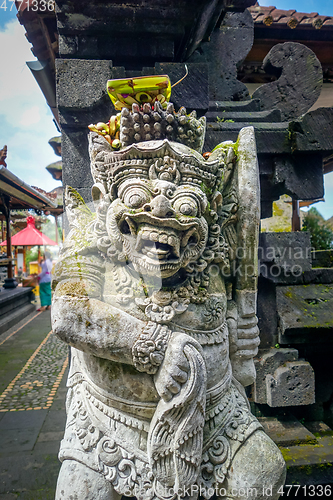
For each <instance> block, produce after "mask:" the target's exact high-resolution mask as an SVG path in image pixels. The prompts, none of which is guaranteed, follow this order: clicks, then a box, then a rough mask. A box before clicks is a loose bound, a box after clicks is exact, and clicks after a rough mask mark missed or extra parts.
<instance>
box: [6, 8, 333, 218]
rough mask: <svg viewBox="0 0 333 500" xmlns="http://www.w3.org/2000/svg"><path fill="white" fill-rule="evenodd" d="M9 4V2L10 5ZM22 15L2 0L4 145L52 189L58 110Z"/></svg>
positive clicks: (329, 178) (20, 172) (328, 181)
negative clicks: (47, 94)
mask: <svg viewBox="0 0 333 500" xmlns="http://www.w3.org/2000/svg"><path fill="white" fill-rule="evenodd" d="M259 3H260V5H266V6H269V5H274V6H275V7H276V8H278V9H285V10H287V9H291V8H292V9H295V10H297V11H299V12H318V13H319V14H321V15H327V16H333V0H259ZM4 7H7V9H5V8H4ZM30 47H31V45H30V43H29V42H28V41H27V39H26V37H25V29H24V27H22V26H21V25H20V24H19V22H18V20H17V18H16V7H15V5H14V2H13V1H12V0H0V65H1V66H0V68H1V69H0V149H2V147H3V146H4V145H5V144H7V146H8V156H7V166H8V169H9V170H10V171H11V172H13V173H14V174H15V175H17V176H18V177H20V178H21V179H22V180H24V181H25V182H26V183H28V184H30V185H32V186H38V187H40V188H42V189H45V191H51V190H52V189H54V188H55V187H58V186H60V185H61V183H60V181H55V180H54V179H53V178H52V177H51V175H50V174H49V173H48V172H47V170H45V167H46V166H47V165H49V164H50V163H53V162H55V161H58V160H59V157H57V156H56V155H55V154H54V152H53V150H52V148H51V147H50V146H49V144H48V140H49V139H50V138H51V137H54V136H57V135H60V134H59V132H58V131H57V129H56V127H55V125H54V123H53V115H52V114H51V111H50V110H49V108H48V106H47V104H46V102H45V99H44V96H43V94H42V92H41V90H40V89H39V87H38V85H37V83H36V81H35V79H34V77H33V76H32V74H31V72H30V70H29V68H28V67H27V66H26V61H33V60H35V57H34V56H33V54H32V52H31V50H30ZM325 200H326V201H325V203H323V202H321V203H317V204H316V205H315V207H316V208H317V209H318V210H319V212H320V213H321V214H322V215H323V216H324V217H325V218H326V219H328V218H330V217H332V216H333V173H331V174H327V175H326V176H325Z"/></svg>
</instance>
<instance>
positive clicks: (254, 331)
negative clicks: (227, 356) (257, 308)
mask: <svg viewBox="0 0 333 500" xmlns="http://www.w3.org/2000/svg"><path fill="white" fill-rule="evenodd" d="M257 323H258V318H257V316H256V315H255V314H254V315H253V316H250V317H245V318H244V317H239V318H238V324H237V340H236V345H237V351H236V352H235V356H237V357H241V358H243V359H250V358H253V357H254V356H256V354H257V353H258V346H259V344H260V338H259V328H258V326H257Z"/></svg>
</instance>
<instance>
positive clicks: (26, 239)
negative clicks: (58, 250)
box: [1, 215, 57, 247]
mask: <svg viewBox="0 0 333 500" xmlns="http://www.w3.org/2000/svg"><path fill="white" fill-rule="evenodd" d="M5 245H7V241H3V242H2V243H1V246H5ZM36 245H38V246H40V245H45V246H46V245H47V246H50V245H57V243H56V242H55V241H53V240H51V239H50V238H49V237H48V236H46V235H45V234H43V233H41V232H40V231H38V229H36V227H35V219H34V218H33V217H31V215H30V216H29V217H27V227H25V228H24V229H22V231H19V232H18V233H16V234H14V236H12V246H29V247H34V246H36Z"/></svg>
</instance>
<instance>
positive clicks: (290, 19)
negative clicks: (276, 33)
mask: <svg viewBox="0 0 333 500" xmlns="http://www.w3.org/2000/svg"><path fill="white" fill-rule="evenodd" d="M249 11H250V12H251V15H252V18H253V20H254V23H255V25H258V24H264V25H265V26H276V27H279V28H281V27H289V28H290V29H295V28H296V27H298V26H299V27H304V28H315V29H321V28H322V27H325V28H326V27H327V28H333V17H330V16H320V15H319V14H318V13H317V12H311V13H310V14H309V13H305V12H297V11H296V10H295V9H290V10H281V9H277V8H276V7H274V6H271V7H263V6H261V5H259V4H258V2H257V3H256V5H254V6H253V7H249Z"/></svg>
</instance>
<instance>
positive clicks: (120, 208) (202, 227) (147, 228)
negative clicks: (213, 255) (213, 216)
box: [106, 177, 208, 278]
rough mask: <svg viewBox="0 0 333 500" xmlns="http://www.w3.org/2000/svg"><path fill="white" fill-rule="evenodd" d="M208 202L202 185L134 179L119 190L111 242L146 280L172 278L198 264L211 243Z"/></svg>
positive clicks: (113, 210)
mask: <svg viewBox="0 0 333 500" xmlns="http://www.w3.org/2000/svg"><path fill="white" fill-rule="evenodd" d="M206 208H207V198H206V195H205V194H204V193H203V191H202V190H201V189H200V187H199V186H194V185H191V184H181V185H177V184H175V183H174V182H170V181H167V180H162V179H156V180H149V179H147V178H139V177H132V178H127V179H125V180H123V181H122V182H121V183H120V184H119V185H118V198H117V199H116V200H114V201H113V202H112V204H111V205H110V208H109V210H108V213H107V219H106V225H107V231H108V234H109V237H110V239H111V240H113V241H115V240H118V241H119V238H121V240H122V245H123V253H124V255H125V257H126V259H127V260H129V261H130V262H132V264H133V266H134V268H135V270H136V271H137V272H139V273H140V274H142V275H150V276H160V277H161V278H168V277H170V276H173V275H174V274H175V273H176V272H177V271H179V269H181V268H185V267H186V266H187V265H188V264H189V263H190V262H193V261H196V260H197V259H198V258H199V257H200V255H201V254H202V252H203V251H204V249H205V247H206V244H207V237H208V224H207V222H206V219H205V217H204V213H205V210H206Z"/></svg>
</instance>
